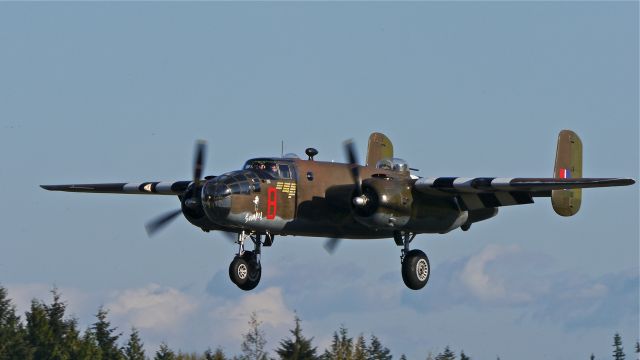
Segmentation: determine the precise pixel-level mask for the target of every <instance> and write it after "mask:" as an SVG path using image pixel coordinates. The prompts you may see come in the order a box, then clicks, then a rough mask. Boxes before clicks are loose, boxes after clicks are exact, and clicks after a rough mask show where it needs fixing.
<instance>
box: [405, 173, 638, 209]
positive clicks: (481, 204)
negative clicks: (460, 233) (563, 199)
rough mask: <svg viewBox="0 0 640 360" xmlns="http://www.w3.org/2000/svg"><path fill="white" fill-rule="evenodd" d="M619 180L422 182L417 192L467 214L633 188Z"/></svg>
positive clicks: (441, 179)
mask: <svg viewBox="0 0 640 360" xmlns="http://www.w3.org/2000/svg"><path fill="white" fill-rule="evenodd" d="M634 183H635V181H634V180H632V179H620V178H491V177H479V178H462V177H439V178H421V179H418V180H417V181H416V183H415V188H416V190H418V191H421V192H424V193H427V194H432V195H444V196H447V195H449V196H457V197H458V198H459V199H461V200H462V205H463V206H464V207H465V208H466V209H467V210H474V209H481V208H489V207H499V206H509V205H521V204H531V203H533V197H551V195H552V191H553V190H568V189H582V188H595V187H610V186H625V185H632V184H634Z"/></svg>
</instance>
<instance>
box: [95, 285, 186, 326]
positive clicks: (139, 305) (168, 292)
mask: <svg viewBox="0 0 640 360" xmlns="http://www.w3.org/2000/svg"><path fill="white" fill-rule="evenodd" d="M114 297H115V300H114V301H112V302H110V303H109V304H107V306H106V307H107V308H108V309H109V310H110V314H111V315H113V316H116V317H120V318H125V319H127V322H129V323H130V324H131V325H132V326H135V327H137V328H140V329H154V330H159V329H172V328H176V326H175V325H176V323H179V322H181V321H183V320H184V319H185V318H186V317H187V316H188V315H189V314H190V313H192V312H193V311H194V310H196V309H197V307H198V303H197V301H195V300H194V299H193V298H191V297H190V296H188V295H186V294H184V293H182V292H180V291H179V290H176V289H174V288H171V287H163V286H160V285H157V284H150V285H148V286H146V287H144V288H140V289H128V290H124V291H120V292H117V293H115V294H114Z"/></svg>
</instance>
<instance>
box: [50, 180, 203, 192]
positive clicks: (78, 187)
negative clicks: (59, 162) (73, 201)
mask: <svg viewBox="0 0 640 360" xmlns="http://www.w3.org/2000/svg"><path fill="white" fill-rule="evenodd" d="M189 184H191V181H176V182H144V183H104V184H70V185H40V187H42V188H43V189H45V190H50V191H68V192H83V193H99V194H141V195H182V194H183V193H184V192H185V190H186V189H187V187H188V186H189Z"/></svg>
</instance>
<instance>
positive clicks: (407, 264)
mask: <svg viewBox="0 0 640 360" xmlns="http://www.w3.org/2000/svg"><path fill="white" fill-rule="evenodd" d="M415 237H416V234H414V233H410V232H404V231H397V232H395V233H394V234H393V239H394V240H395V242H396V244H397V245H398V246H404V248H403V249H402V253H401V255H400V262H401V264H402V280H403V281H404V284H405V285H407V287H408V288H409V289H412V290H420V289H422V288H423V287H424V286H425V285H427V281H429V275H430V274H431V271H430V270H431V266H430V265H429V258H428V257H427V255H426V254H425V253H424V252H422V251H421V250H418V249H414V250H410V249H409V244H411V241H413V239H414V238H415Z"/></svg>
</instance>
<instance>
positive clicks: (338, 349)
mask: <svg viewBox="0 0 640 360" xmlns="http://www.w3.org/2000/svg"><path fill="white" fill-rule="evenodd" d="M352 353H353V338H351V337H349V332H348V331H347V328H345V327H344V326H340V329H339V330H338V332H334V333H333V341H332V342H331V347H330V348H329V349H326V350H325V352H324V354H322V359H323V360H351V356H352Z"/></svg>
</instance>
